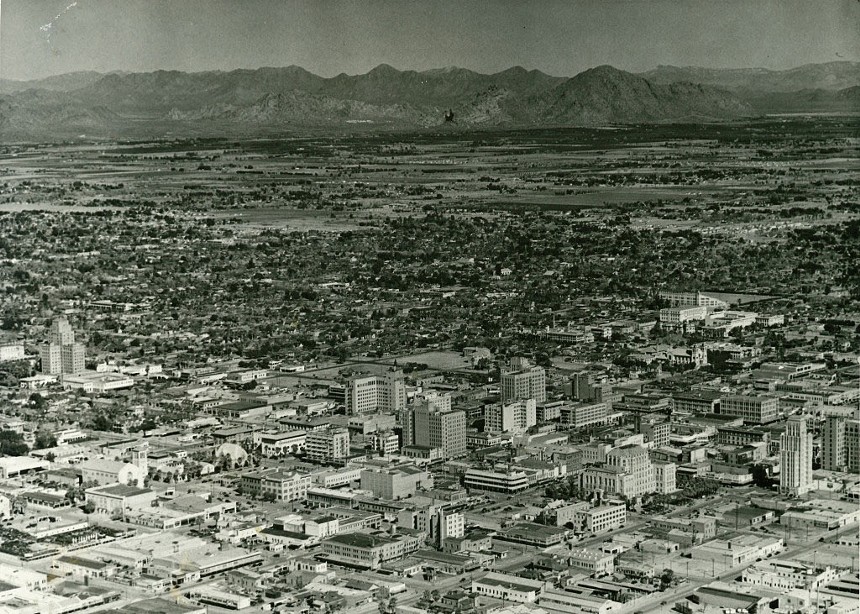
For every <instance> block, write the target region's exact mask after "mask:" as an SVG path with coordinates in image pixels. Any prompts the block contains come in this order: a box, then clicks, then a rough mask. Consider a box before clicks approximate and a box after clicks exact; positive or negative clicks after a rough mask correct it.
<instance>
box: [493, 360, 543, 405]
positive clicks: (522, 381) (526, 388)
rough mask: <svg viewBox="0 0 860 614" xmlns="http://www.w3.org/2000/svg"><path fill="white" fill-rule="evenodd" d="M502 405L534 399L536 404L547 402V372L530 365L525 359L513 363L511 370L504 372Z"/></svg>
mask: <svg viewBox="0 0 860 614" xmlns="http://www.w3.org/2000/svg"><path fill="white" fill-rule="evenodd" d="M500 388H501V394H502V403H512V402H514V401H523V400H525V399H534V400H535V402H536V403H543V402H544V401H546V371H545V370H544V368H543V367H533V366H530V365H528V363H527V362H526V361H524V360H523V359H519V360H517V359H514V360H512V361H511V364H510V366H509V369H508V370H506V371H502V377H501V385H500Z"/></svg>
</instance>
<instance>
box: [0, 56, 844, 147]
mask: <svg viewBox="0 0 860 614" xmlns="http://www.w3.org/2000/svg"><path fill="white" fill-rule="evenodd" d="M858 75H860V64H858V63H856V62H853V63H852V62H833V63H828V64H819V65H808V66H804V67H799V68H797V69H792V70H790V71H765V72H762V71H761V70H759V69H738V70H714V69H704V68H690V67H687V68H678V67H671V66H661V67H659V68H657V69H655V70H653V71H649V72H648V73H643V74H633V73H630V72H626V71H623V70H619V69H618V68H615V67H613V66H611V65H607V64H603V65H600V66H595V67H593V68H590V69H588V70H586V71H583V72H581V73H579V74H577V75H575V76H573V77H571V78H565V77H554V76H550V75H547V74H545V73H543V72H541V71H539V70H535V69H531V70H527V69H526V68H524V67H522V66H513V67H511V68H508V69H505V70H502V71H500V72H497V73H494V74H482V73H478V72H475V71H472V70H469V69H466V68H460V67H456V66H447V67H443V68H437V69H431V70H424V71H420V72H419V71H415V70H399V69H396V68H394V67H393V66H391V65H389V64H380V65H378V66H376V67H374V68H372V69H371V70H370V71H368V72H367V73H365V74H360V75H347V74H344V73H341V74H339V75H337V76H336V77H331V78H326V77H321V76H319V75H315V74H313V73H311V72H309V71H307V70H305V69H304V68H302V67H300V66H296V65H291V66H285V67H265V68H259V69H236V70H229V71H208V72H196V73H185V72H180V71H175V70H158V71H153V72H147V73H111V74H106V75H105V74H98V73H77V74H69V75H60V76H58V77H52V78H50V79H46V80H42V81H35V82H24V83H20V82H9V81H0V94H2V95H3V97H2V100H0V103H2V104H0V125H2V126H3V128H4V130H3V135H4V137H6V136H7V135H13V134H14V135H16V136H17V137H18V138H21V137H20V135H25V136H24V137H23V138H27V136H26V135H31V134H42V135H45V137H46V138H55V136H56V135H59V134H79V133H80V132H81V131H82V127H84V128H85V129H86V132H87V133H88V134H93V133H94V131H95V130H97V129H99V128H101V129H102V131H103V132H104V134H107V135H119V134H123V133H127V132H132V131H133V132H134V133H135V134H141V133H142V132H145V131H147V130H151V131H152V135H153V136H155V135H156V134H163V133H165V131H170V132H173V133H176V132H177V131H180V132H181V131H182V130H183V122H186V123H187V126H188V129H189V130H190V131H194V132H195V133H205V132H207V131H208V130H211V131H213V132H217V131H219V130H224V129H229V127H230V126H233V127H234V128H235V130H236V131H237V132H239V133H241V131H243V130H249V129H250V130H265V129H267V128H269V129H275V128H276V127H278V126H284V125H290V126H291V127H293V126H296V127H298V126H305V125H307V126H310V125H312V126H329V127H339V128H340V129H347V124H348V123H355V121H356V120H359V121H364V120H368V121H373V122H374V124H377V125H389V126H396V127H399V128H410V127H424V126H432V125H441V124H442V123H443V122H444V117H445V114H446V112H447V111H449V110H450V111H451V112H452V113H453V115H454V116H455V117H456V118H457V119H456V125H457V126H496V125H510V126H540V125H577V126H580V125H595V124H598V125H603V124H613V123H615V124H619V123H642V122H667V121H707V120H725V119H733V118H737V117H743V116H748V115H750V114H754V113H755V112H756V110H757V109H766V110H767V112H773V109H774V108H780V105H781V108H791V109H792V110H795V109H798V108H799V109H801V110H802V109H803V108H807V107H808V108H814V109H816V110H817V109H819V108H822V107H826V106H827V105H840V108H849V107H850V106H851V105H852V104H856V100H857V89H856V88H857V86H858V84H860V76H858ZM852 87H854V88H855V89H854V90H851V89H850V88H852ZM756 88H757V89H756ZM768 88H770V89H768ZM750 92H753V93H756V92H757V93H758V95H759V98H756V97H755V96H753V95H752V94H751V93H750ZM768 92H780V96H779V97H773V96H771V97H770V98H768V99H767V100H763V99H761V95H763V94H768ZM787 92H796V94H789V93H787ZM822 92H823V93H822ZM762 93H763V94H762ZM751 105H754V106H751ZM160 122H171V123H170V124H167V125H165V124H163V123H160ZM159 131H160V132H159Z"/></svg>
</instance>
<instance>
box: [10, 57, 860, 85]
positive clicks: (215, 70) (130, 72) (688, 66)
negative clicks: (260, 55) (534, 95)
mask: <svg viewBox="0 0 860 614" xmlns="http://www.w3.org/2000/svg"><path fill="white" fill-rule="evenodd" d="M828 64H860V59H857V60H849V59H841V60H833V61H830V62H807V63H804V64H799V65H797V66H792V67H791V68H765V67H762V66H736V67H731V68H716V67H712V66H695V65H691V64H686V65H678V64H657V65H656V66H654V67H653V68H649V69H648V70H644V71H638V72H634V71H630V70H626V69H623V68H618V67H616V66H613V65H612V64H596V65H594V66H591V67H589V68H586V69H583V70H581V71H579V72H577V73H575V74H573V75H553V74H550V73H548V72H545V71H543V70H541V69H540V68H526V67H525V66H523V65H522V64H514V65H513V66H509V67H508V68H503V69H502V70H498V71H495V72H480V71H478V70H475V69H472V68H466V67H465V66H456V65H448V66H439V67H435V68H425V69H421V70H419V69H416V68H397V67H395V66H393V65H391V64H389V63H388V62H382V63H380V64H377V65H376V66H374V67H373V68H370V69H369V70H367V71H366V72H360V73H346V72H340V73H338V74H336V75H333V76H331V77H326V76H323V75H320V74H318V73H315V72H313V71H310V70H308V69H307V68H305V67H304V66H300V65H298V64H287V65H282V66H266V65H264V66H256V67H253V68H251V67H235V68H211V69H206V70H181V69H178V68H155V69H152V70H123V69H115V70H109V71H106V72H102V71H99V70H72V71H68V72H59V73H53V74H50V75H46V76H43V77H35V78H32V79H14V78H10V77H3V76H0V80H2V81H7V82H14V83H32V82H35V81H43V80H45V79H51V78H54V77H63V76H66V75H75V74H91V73H95V74H97V75H101V76H107V75H117V74H122V75H146V74H154V73H158V72H177V73H183V74H188V75H195V74H206V73H222V74H227V73H233V72H239V71H252V72H253V71H257V70H267V69H269V70H283V69H287V68H298V69H301V70H304V71H305V72H307V73H309V74H311V75H313V76H315V77H319V78H321V79H336V78H338V77H344V76H346V77H360V76H364V75H367V74H370V73H371V72H373V71H374V70H377V69H378V68H381V67H388V68H392V69H394V70H396V71H397V72H401V73H406V72H414V73H418V74H421V73H427V72H433V71H441V70H451V69H459V70H467V71H469V72H472V73H475V74H478V75H487V76H492V75H498V74H500V73H503V72H506V71H509V70H512V69H516V68H521V69H523V70H525V71H527V72H533V71H536V72H540V73H542V74H544V75H546V76H548V77H555V78H559V79H565V78H572V77H575V76H576V75H579V74H582V73H583V72H586V71H589V70H592V69H594V68H598V67H600V66H611V67H612V68H615V69H616V70H620V71H623V72H629V73H630V74H634V75H642V74H645V73H647V72H650V71H652V70H658V69H660V68H680V69H698V70H718V71H736V70H764V71H768V72H788V71H791V70H797V69H799V68H804V67H807V66H824V65H828Z"/></svg>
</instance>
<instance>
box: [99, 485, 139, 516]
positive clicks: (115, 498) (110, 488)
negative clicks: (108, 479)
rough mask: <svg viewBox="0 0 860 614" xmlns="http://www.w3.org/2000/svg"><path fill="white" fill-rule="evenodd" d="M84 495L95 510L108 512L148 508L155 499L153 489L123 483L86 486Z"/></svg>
mask: <svg viewBox="0 0 860 614" xmlns="http://www.w3.org/2000/svg"><path fill="white" fill-rule="evenodd" d="M85 495H86V500H87V503H92V504H93V505H94V506H95V508H96V510H98V511H101V512H106V513H109V514H110V513H113V512H116V511H120V510H125V509H142V508H149V507H152V503H153V501H155V499H156V493H155V491H154V490H151V489H149V488H138V487H136V486H127V485H125V484H109V485H107V486H97V487H95V488H88V489H87V490H86V491H85Z"/></svg>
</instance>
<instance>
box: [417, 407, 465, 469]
mask: <svg viewBox="0 0 860 614" xmlns="http://www.w3.org/2000/svg"><path fill="white" fill-rule="evenodd" d="M401 423H402V428H403V431H402V432H403V445H404V446H418V447H422V448H437V449H440V450H442V453H443V456H444V457H445V458H446V459H449V458H458V457H460V456H465V454H466V412H464V411H461V410H452V409H441V408H439V407H436V405H434V404H433V403H432V402H430V401H426V400H425V401H421V402H418V403H416V404H415V405H413V406H412V407H410V408H409V409H407V410H406V411H404V412H403V413H402V414H401Z"/></svg>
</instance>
